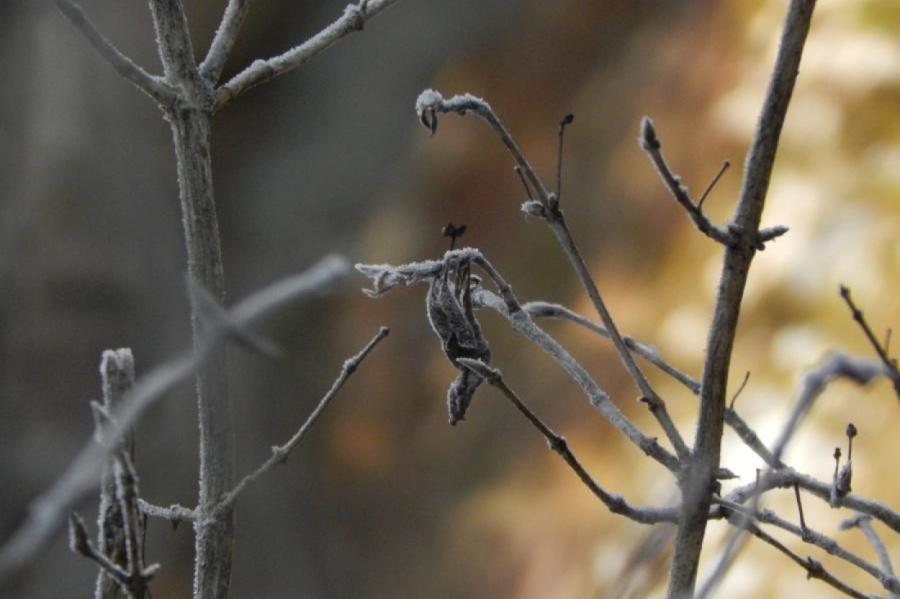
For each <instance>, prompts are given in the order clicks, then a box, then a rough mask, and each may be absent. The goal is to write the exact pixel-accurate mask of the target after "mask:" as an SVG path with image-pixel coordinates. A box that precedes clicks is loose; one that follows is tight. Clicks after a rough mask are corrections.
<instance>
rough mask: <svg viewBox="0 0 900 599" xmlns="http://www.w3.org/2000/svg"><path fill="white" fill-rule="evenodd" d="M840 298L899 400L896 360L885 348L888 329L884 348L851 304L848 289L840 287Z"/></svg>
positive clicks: (899, 379) (898, 376)
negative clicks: (845, 304)
mask: <svg viewBox="0 0 900 599" xmlns="http://www.w3.org/2000/svg"><path fill="white" fill-rule="evenodd" d="M841 297H842V298H844V301H845V302H846V303H847V307H848V308H850V313H851V314H852V315H853V320H854V321H856V324H858V325H859V328H861V329H862V331H863V333H864V334H865V335H866V339H868V340H869V343H870V344H872V347H873V348H874V349H875V352H876V353H877V354H878V357H879V358H881V361H882V362H883V363H884V366H885V368H887V371H888V376H889V377H890V379H891V382H892V383H893V385H894V392H895V393H896V394H897V399H900V370H898V369H897V360H896V359H895V358H891V357H890V356H889V355H888V352H887V348H888V345H889V344H890V340H891V337H890V329H888V335H887V337H886V338H885V342H884V347H882V345H881V344H880V343H879V342H878V338H877V337H875V333H873V332H872V329H871V328H870V327H869V323H868V322H866V316H865V314H863V311H862V310H860V309H859V308H857V307H856V304H855V303H853V299H852V298H851V297H850V289H849V288H848V287H845V286H844V285H841Z"/></svg>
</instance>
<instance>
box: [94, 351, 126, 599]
mask: <svg viewBox="0 0 900 599" xmlns="http://www.w3.org/2000/svg"><path fill="white" fill-rule="evenodd" d="M100 379H101V385H102V389H103V409H104V411H105V413H106V414H113V413H115V412H116V411H117V410H119V409H120V403H121V400H122V398H123V397H124V396H125V394H126V393H127V392H128V391H129V390H130V389H131V388H132V387H133V386H134V357H133V356H132V355H131V350H130V349H128V348H122V349H117V350H107V351H104V352H103V357H102V358H101V361H100ZM105 424H106V423H105V422H104V421H103V419H102V418H98V420H97V436H98V437H99V438H98V441H100V442H101V443H103V442H106V441H105V439H103V437H104V436H105V429H107V428H108V427H107V426H105ZM117 445H118V446H119V447H121V452H122V453H124V454H125V455H126V456H128V459H129V460H130V459H132V458H133V457H134V438H133V434H132V433H131V432H129V433H127V434H126V435H125V436H124V437H123V438H122V440H121V441H120V442H119V443H118V444H117ZM117 453H118V452H117ZM114 468H115V465H114V464H110V465H107V466H106V467H105V468H104V469H103V475H102V477H101V479H100V508H99V510H98V513H97V546H98V549H99V551H100V553H101V554H103V555H104V556H106V557H107V558H109V560H110V561H111V562H112V563H114V564H116V565H117V566H120V567H121V568H122V569H123V570H126V571H127V568H128V551H127V550H128V547H127V545H128V540H127V538H126V526H125V518H126V515H125V514H123V513H122V504H121V503H120V502H119V501H118V500H117V493H116V478H115V476H114V475H113V469H114ZM94 597H95V598H96V599H126V598H127V597H128V594H127V593H126V592H125V590H124V589H123V588H122V586H121V585H120V584H119V582H118V581H117V580H116V578H115V577H114V576H113V575H111V574H110V573H109V572H108V571H106V570H104V569H102V568H101V569H100V571H99V573H98V574H97V584H96V587H95V590H94Z"/></svg>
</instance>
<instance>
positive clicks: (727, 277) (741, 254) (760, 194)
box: [667, 0, 815, 599]
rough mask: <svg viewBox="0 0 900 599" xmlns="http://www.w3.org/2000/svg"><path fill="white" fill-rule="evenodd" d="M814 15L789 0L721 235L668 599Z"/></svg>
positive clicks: (688, 539) (676, 582)
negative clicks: (733, 238) (726, 239)
mask: <svg viewBox="0 0 900 599" xmlns="http://www.w3.org/2000/svg"><path fill="white" fill-rule="evenodd" d="M814 7H815V0H791V3H790V7H789V9H788V13H787V15H786V17H785V24H784V30H783V32H782V36H781V43H780V46H779V48H778V55H777V57H776V59H775V66H774V68H773V71H772V76H771V79H770V81H769V89H768V91H767V92H766V98H765V100H764V102H763V106H762V110H761V111H760V118H759V122H758V124H757V129H756V134H755V136H754V139H753V144H752V146H751V148H750V151H749V153H748V156H747V162H746V164H745V168H744V179H743V182H742V184H741V195H740V199H739V200H738V205H737V207H736V209H735V215H734V219H733V221H732V223H731V224H730V225H729V227H728V228H729V232H731V233H732V234H737V236H738V237H737V243H731V244H729V245H728V246H727V247H726V250H725V259H724V263H723V265H722V270H721V274H720V276H719V287H718V291H717V294H716V303H715V311H714V314H713V319H712V325H711V327H710V330H709V337H708V339H707V344H706V360H705V363H704V367H703V380H702V390H701V393H700V413H699V418H698V423H697V432H696V434H695V439H696V442H695V443H694V449H693V452H692V455H693V456H694V458H695V459H694V462H693V464H692V465H691V467H690V471H689V473H688V476H687V477H686V478H685V484H684V485H682V495H683V496H682V506H683V509H684V512H683V513H682V517H681V518H680V520H679V522H678V533H677V534H676V536H675V543H674V554H673V558H672V568H671V571H670V577H669V588H668V591H667V598H668V599H683V598H685V597H690V596H691V595H693V592H694V583H695V581H696V577H697V566H698V563H699V560H700V550H701V548H702V546H703V537H704V535H705V533H706V517H707V512H708V510H709V505H710V499H711V490H712V489H713V483H714V479H713V473H714V472H715V471H716V470H717V469H718V467H719V459H720V454H721V443H722V430H723V427H724V422H725V408H726V405H725V402H726V392H727V388H728V371H729V367H730V365H731V353H732V348H733V346H734V337H735V332H736V330H737V323H738V316H739V314H740V308H741V302H742V299H743V295H744V288H745V286H746V284H747V275H748V274H749V271H750V264H751V262H752V261H753V257H754V255H755V252H756V250H757V249H758V248H759V245H760V241H759V223H760V220H761V217H762V212H763V207H764V205H765V200H766V193H767V191H768V188H769V177H770V176H771V173H772V165H773V164H774V162H775V152H776V150H777V148H778V140H779V137H780V134H781V128H782V125H783V124H784V118H785V115H786V113H787V107H788V104H789V102H790V99H791V95H792V93H793V89H794V83H795V82H796V80H797V74H798V72H799V66H800V57H801V55H802V54H803V45H804V43H805V42H806V36H807V33H808V32H809V24H810V21H811V20H812V13H813V8H814ZM777 455H778V454H777V453H776V457H777Z"/></svg>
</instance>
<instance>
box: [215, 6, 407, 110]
mask: <svg viewBox="0 0 900 599" xmlns="http://www.w3.org/2000/svg"><path fill="white" fill-rule="evenodd" d="M395 2H397V0H360V2H359V4H348V5H347V7H346V8H344V14H343V15H341V17H340V18H338V19H337V20H336V21H335V22H333V23H332V24H331V25H329V26H328V27H326V28H325V29H323V30H321V31H320V32H319V33H317V34H316V35H314V36H312V37H311V38H309V39H308V40H306V41H305V42H303V43H302V44H300V45H299V46H296V47H294V48H291V49H290V50H288V51H287V52H285V53H284V54H280V55H278V56H274V57H272V58H269V59H266V60H255V61H253V62H252V63H251V64H250V66H248V67H247V68H246V69H244V70H243V71H241V72H240V73H238V74H237V75H235V76H234V77H232V78H231V79H229V80H228V81H227V82H226V83H223V84H222V85H221V86H219V88H218V89H217V90H216V101H215V106H214V108H213V111H214V112H217V111H219V110H221V109H222V108H224V107H225V106H227V105H228V103H229V102H231V101H232V100H233V99H234V98H236V97H237V96H239V95H241V94H243V93H244V92H246V91H248V90H250V89H251V88H254V87H256V86H257V85H259V84H261V83H266V82H267V81H271V80H272V79H275V78H276V77H278V76H280V75H283V74H285V73H287V72H288V71H291V70H293V69H296V68H297V67H299V66H300V65H302V64H303V63H305V62H306V61H308V60H309V59H311V58H313V57H314V56H316V55H317V54H318V53H319V52H321V51H322V50H325V49H327V48H329V47H330V46H332V45H334V44H335V43H337V42H338V41H340V40H341V39H343V38H344V37H346V36H347V35H349V34H351V33H353V32H355V31H362V30H363V27H364V26H365V24H366V22H367V21H368V20H369V19H371V18H373V17H375V16H376V15H378V13H380V12H382V11H383V10H385V9H386V8H388V7H389V6H391V5H392V4H394V3H395Z"/></svg>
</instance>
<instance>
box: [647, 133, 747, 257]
mask: <svg viewBox="0 0 900 599" xmlns="http://www.w3.org/2000/svg"><path fill="white" fill-rule="evenodd" d="M638 142H639V143H640V146H641V149H643V150H644V152H645V153H646V154H647V156H648V157H649V158H650V162H652V163H653V166H654V167H656V172H658V173H659V176H660V177H661V178H662V180H663V183H665V184H666V187H668V188H669V191H670V192H671V193H672V197H674V198H675V200H677V201H678V203H679V204H681V207H682V208H684V209H685V211H686V212H687V213H688V216H690V217H691V220H692V221H694V225H695V226H696V227H697V229H699V230H700V232H701V233H703V234H704V235H706V236H707V237H709V238H710V239H714V240H716V241H718V242H719V243H721V244H723V245H726V246H727V245H731V244H733V243H735V241H736V239H735V237H734V235H732V234H731V233H730V232H729V231H728V230H726V229H722V228H720V227H717V226H715V225H714V224H712V223H711V222H710V221H709V219H708V218H706V215H705V214H703V210H702V209H701V206H702V202H703V200H704V199H706V195H707V193H708V191H707V192H706V193H704V194H703V196H702V198H701V200H700V202H699V203H698V204H696V205H695V204H694V201H693V200H692V199H691V197H690V195H688V191H687V189H686V188H685V187H684V185H682V184H681V179H680V178H679V177H678V176H677V175H675V174H673V173H672V171H671V169H669V165H668V164H666V161H665V159H664V158H663V155H662V150H661V148H662V144H661V143H660V141H659V138H658V137H657V135H656V128H655V127H654V126H653V120H652V119H651V118H650V117H647V116H645V117H643V118H642V119H641V134H640V137H639V138H638ZM725 164H726V165H727V164H728V163H727V162H726V163H725ZM723 172H725V169H724V168H723V169H722V171H720V173H719V176H721V174H722V173H723ZM719 176H717V177H716V178H715V179H713V182H712V183H711V184H710V187H709V188H710V189H711V188H712V186H713V185H714V184H715V182H716V181H717V180H718V179H719Z"/></svg>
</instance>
